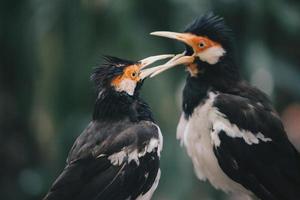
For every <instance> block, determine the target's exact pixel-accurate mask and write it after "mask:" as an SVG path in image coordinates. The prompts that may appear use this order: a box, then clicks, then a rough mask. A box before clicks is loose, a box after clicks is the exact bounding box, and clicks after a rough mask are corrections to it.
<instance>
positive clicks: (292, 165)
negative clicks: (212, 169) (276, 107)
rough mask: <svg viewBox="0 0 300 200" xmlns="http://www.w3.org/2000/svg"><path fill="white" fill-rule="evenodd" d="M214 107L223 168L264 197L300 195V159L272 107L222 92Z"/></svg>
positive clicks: (217, 152)
mask: <svg viewBox="0 0 300 200" xmlns="http://www.w3.org/2000/svg"><path fill="white" fill-rule="evenodd" d="M213 106H214V107H215V108H217V111H218V112H219V114H218V116H215V117H214V120H213V127H212V132H211V136H212V141H213V143H214V153H215V155H216V157H217V159H218V163H219V165H220V166H221V168H222V170H223V171H224V172H225V173H226V174H227V175H228V176H229V177H230V178H232V179H233V180H235V181H236V182H238V183H240V184H241V185H243V186H244V187H245V188H247V189H249V190H250V191H252V192H253V193H254V194H255V195H256V196H257V197H258V198H260V199H268V200H269V199H270V200H271V199H274V200H275V199H276V200H279V199H285V200H295V199H298V198H299V196H300V190H299V188H300V158H299V154H298V152H297V151H296V150H295V148H294V147H293V146H292V144H291V143H290V142H289V140H288V138H287V136H286V133H285V131H284V127H283V125H282V123H281V121H280V119H279V117H278V116H277V114H275V113H274V112H273V111H272V110H270V109H266V108H265V106H264V105H263V104H262V103H260V102H253V101H251V100H249V99H247V98H243V97H240V96H235V95H229V94H220V95H218V96H217V98H216V99H215V101H214V104H213Z"/></svg>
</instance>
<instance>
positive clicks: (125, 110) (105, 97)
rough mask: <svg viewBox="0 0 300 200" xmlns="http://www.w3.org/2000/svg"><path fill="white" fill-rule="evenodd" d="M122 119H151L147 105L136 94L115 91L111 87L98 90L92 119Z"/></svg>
mask: <svg viewBox="0 0 300 200" xmlns="http://www.w3.org/2000/svg"><path fill="white" fill-rule="evenodd" d="M123 119H129V120H131V121H140V120H150V121H153V119H152V113H151V111H150V108H149V106H148V105H147V104H146V103H145V102H144V101H143V100H142V99H141V98H139V96H138V95H134V96H130V95H128V94H126V93H125V92H116V91H114V90H112V89H108V90H104V91H102V92H100V93H99V95H98V98H97V99H96V103H95V107H94V113H93V120H97V121H119V120H123Z"/></svg>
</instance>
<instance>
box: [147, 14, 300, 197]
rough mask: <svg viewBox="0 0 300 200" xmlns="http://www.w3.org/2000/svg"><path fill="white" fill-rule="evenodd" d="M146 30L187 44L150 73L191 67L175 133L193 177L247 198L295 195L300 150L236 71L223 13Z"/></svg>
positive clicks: (299, 181)
mask: <svg viewBox="0 0 300 200" xmlns="http://www.w3.org/2000/svg"><path fill="white" fill-rule="evenodd" d="M151 34H152V35H156V36H162V37H167V38H172V39H176V40H179V41H181V42H184V43H185V46H186V50H185V52H184V53H182V54H178V55H176V56H175V57H174V58H173V59H171V60H170V61H168V62H167V63H166V64H164V65H161V66H157V67H154V68H149V69H147V70H148V71H147V73H148V74H151V76H152V77H153V76H155V75H157V74H159V73H161V72H163V71H165V70H167V69H169V68H172V67H173V66H177V65H181V64H183V65H185V66H186V69H187V71H188V72H189V73H188V76H187V79H186V84H185V87H184V90H183V104H182V109H183V113H182V116H181V118H180V121H179V124H178V127H177V137H178V139H180V140H181V141H182V143H183V145H184V146H185V148H186V150H187V153H188V155H189V156H190V158H191V160H192V162H193V165H194V169H195V173H196V175H197V177H198V178H199V179H201V180H208V181H209V182H210V183H211V184H212V185H213V186H214V187H215V188H217V189H221V190H223V191H225V192H228V193H236V194H242V195H244V196H247V197H246V198H249V199H251V198H252V196H256V197H257V198H259V199H263V200H296V199H300V156H299V153H298V152H297V151H296V150H295V148H294V146H293V145H292V144H291V143H290V141H289V140H288V138H287V135H286V133H285V130H284V127H283V125H282V122H281V120H280V117H279V116H278V114H277V113H276V111H275V110H274V109H273V107H272V105H271V103H270V101H269V99H268V97H267V96H266V95H265V94H264V93H263V92H261V91H260V90H258V89H257V88H255V87H252V86H250V85H249V83H247V82H246V81H244V80H243V79H242V77H241V76H240V74H239V67H238V66H237V65H236V64H235V62H234V53H233V44H232V42H233V38H232V31H231V30H230V29H229V28H228V27H227V26H226V25H225V23H224V20H223V18H221V17H219V16H216V15H214V14H206V15H204V16H202V17H200V18H197V19H196V20H195V21H194V22H192V23H191V24H190V25H189V26H188V27H187V28H186V30H185V31H184V33H174V32H166V31H158V32H153V33H151ZM299 131H300V130H299Z"/></svg>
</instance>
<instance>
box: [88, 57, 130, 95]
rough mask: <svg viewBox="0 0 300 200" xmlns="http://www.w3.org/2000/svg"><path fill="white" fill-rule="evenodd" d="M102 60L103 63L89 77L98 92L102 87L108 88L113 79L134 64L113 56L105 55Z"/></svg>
mask: <svg viewBox="0 0 300 200" xmlns="http://www.w3.org/2000/svg"><path fill="white" fill-rule="evenodd" d="M103 59H104V63H102V64H101V65H100V66H98V67H96V68H95V69H94V71H93V73H92V75H91V81H93V82H94V84H95V86H96V89H97V90H98V91H100V90H101V89H102V88H104V87H108V86H109V85H110V83H111V81H112V79H113V78H114V77H116V76H118V75H121V74H122V73H123V70H124V69H125V67H127V66H129V65H133V64H135V62H133V61H129V60H125V59H121V58H117V57H114V56H107V55H105V56H103Z"/></svg>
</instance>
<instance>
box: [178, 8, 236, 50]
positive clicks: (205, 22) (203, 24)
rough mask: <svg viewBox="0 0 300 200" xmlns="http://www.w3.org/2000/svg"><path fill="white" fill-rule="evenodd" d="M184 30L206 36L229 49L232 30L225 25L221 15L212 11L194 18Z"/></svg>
mask: <svg viewBox="0 0 300 200" xmlns="http://www.w3.org/2000/svg"><path fill="white" fill-rule="evenodd" d="M184 32H186V33H192V34H196V35H198V36H206V37H208V38H209V39H210V40H213V41H215V42H218V43H220V44H222V46H224V47H225V48H226V49H227V50H228V48H229V49H231V43H232V39H233V32H232V30H231V29H230V28H229V27H228V26H227V25H226V23H225V21H224V18H223V17H220V16H218V15H215V14H214V13H212V12H211V13H208V14H204V15H203V16H200V17H198V18H196V19H195V20H194V21H193V22H192V23H191V24H189V25H188V26H187V27H186V29H185V30H184Z"/></svg>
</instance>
